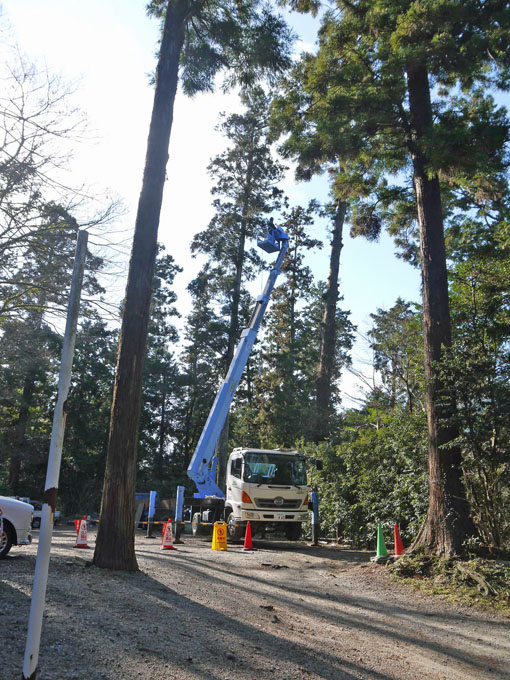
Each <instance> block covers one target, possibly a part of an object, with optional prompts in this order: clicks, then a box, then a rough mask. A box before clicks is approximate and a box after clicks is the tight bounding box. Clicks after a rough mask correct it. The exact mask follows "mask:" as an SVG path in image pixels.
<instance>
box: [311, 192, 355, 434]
mask: <svg viewBox="0 0 510 680" xmlns="http://www.w3.org/2000/svg"><path fill="white" fill-rule="evenodd" d="M346 211H347V202H346V201H342V200H337V201H336V206H335V212H334V216H333V228H332V230H331V250H330V256H329V276H328V282H327V287H326V290H325V291H324V298H325V305H324V315H323V317H322V321H321V349H320V356H319V367H318V370H317V380H316V390H317V392H316V397H315V421H314V433H313V438H314V441H315V442H319V441H321V440H323V439H326V438H327V437H328V436H329V435H330V432H331V416H332V411H333V404H332V399H331V396H332V392H333V380H334V376H335V368H336V364H335V362H336V349H337V342H338V332H337V331H338V323H337V311H338V310H337V307H338V299H339V296H340V292H339V272H340V255H341V253H342V248H343V240H342V233H343V227H344V221H345V214H346Z"/></svg>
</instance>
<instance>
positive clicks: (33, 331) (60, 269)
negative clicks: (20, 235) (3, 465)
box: [4, 205, 103, 494]
mask: <svg viewBox="0 0 510 680" xmlns="http://www.w3.org/2000/svg"><path fill="white" fill-rule="evenodd" d="M77 230H78V226H77V223H76V220H75V219H74V218H73V217H72V216H71V215H70V214H69V213H68V212H67V211H66V210H64V209H63V208H61V207H60V206H55V205H47V206H46V208H45V214H44V221H43V224H42V225H41V227H40V228H39V229H38V230H37V238H36V237H35V235H32V237H31V239H30V240H29V241H28V242H27V243H26V244H25V248H24V249H23V251H22V252H21V257H20V259H19V269H18V270H17V271H16V272H15V273H14V274H13V276H12V279H11V282H10V285H9V289H10V293H9V299H10V304H11V309H12V301H13V299H15V298H16V299H17V300H18V303H17V304H18V306H19V310H20V311H19V314H20V316H21V320H12V321H10V322H7V323H6V324H5V326H4V328H5V331H4V335H5V340H6V341H7V343H8V342H9V338H10V337H11V338H13V337H14V335H13V334H14V333H16V334H18V335H19V338H20V339H22V341H21V342H20V343H19V353H18V354H17V355H16V354H14V355H11V361H12V363H11V364H10V369H7V370H10V371H12V374H16V373H17V374H19V380H20V382H19V383H17V387H16V390H17V396H15V394H14V393H13V392H12V391H11V395H10V399H11V400H12V399H13V400H14V404H16V406H14V413H13V418H12V420H11V422H10V423H9V422H7V423H5V424H4V428H5V430H4V440H5V442H6V445H7V450H8V451H9V452H10V453H9V456H10V462H9V480H8V483H9V487H10V489H11V491H12V493H14V494H17V493H19V491H20V480H21V473H22V462H23V460H24V459H26V457H27V452H26V450H25V449H26V430H27V426H28V420H29V416H30V410H31V406H32V400H33V397H34V394H35V391H36V383H37V381H38V380H43V381H44V380H45V373H46V371H47V370H48V369H49V366H50V363H51V360H52V359H53V360H54V358H55V357H54V356H53V357H51V356H50V355H49V354H48V352H50V353H51V351H55V350H56V348H58V346H59V340H58V339H57V336H56V333H55V332H54V331H53V330H52V328H51V324H52V322H54V321H55V319H56V318H58V316H61V315H63V314H64V312H65V309H66V306H67V294H68V290H69V286H70V282H71V275H72V269H73V262H74V254H75V248H76V234H77ZM102 265H103V262H102V260H101V258H97V257H93V256H91V255H90V253H89V254H88V261H87V268H88V271H87V275H86V276H85V277H84V290H86V291H87V292H89V293H91V294H92V295H95V294H97V293H98V292H101V291H102V289H101V287H100V286H99V284H98V282H97V279H96V273H97V271H98V269H100V268H101V267H102ZM16 329H17V330H16ZM20 370H21V371H22V373H21V374H20Z"/></svg>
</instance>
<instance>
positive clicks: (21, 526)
mask: <svg viewBox="0 0 510 680" xmlns="http://www.w3.org/2000/svg"><path fill="white" fill-rule="evenodd" d="M33 511H34V508H33V507H32V506H31V505H29V503H24V502H23V501H18V500H16V499H15V498H7V497H6V496H0V560H1V559H3V558H4V557H5V556H6V555H7V553H8V552H9V550H10V549H11V547H12V546H13V545H28V544H29V543H31V542H32V534H31V533H30V529H31V525H32V513H33Z"/></svg>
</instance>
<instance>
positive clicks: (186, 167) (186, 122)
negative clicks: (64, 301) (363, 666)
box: [0, 0, 419, 403]
mask: <svg viewBox="0 0 510 680" xmlns="http://www.w3.org/2000/svg"><path fill="white" fill-rule="evenodd" d="M0 7H2V15H1V19H0V21H1V24H2V29H3V30H2V34H3V35H4V37H5V36H9V39H10V40H11V41H13V42H14V41H16V42H17V43H18V44H19V46H20V48H21V50H22V51H24V52H26V54H27V55H28V57H29V58H30V59H32V60H37V61H39V62H41V63H45V64H46V65H47V66H48V69H49V70H50V71H51V72H59V73H61V74H62V76H63V78H64V79H66V80H68V81H72V82H75V83H76V94H75V96H74V100H75V101H76V103H77V105H78V106H79V107H80V108H81V109H82V110H83V111H84V112H85V113H86V114H87V117H88V122H89V135H88V140H87V141H83V142H82V143H80V144H77V146H76V149H75V158H74V160H73V164H72V178H73V181H74V183H75V184H76V183H77V184H81V183H86V184H88V185H90V186H92V187H97V188H99V189H108V190H109V191H110V192H111V193H112V194H113V195H115V196H118V197H119V198H121V199H122V200H123V201H124V203H125V205H126V213H125V215H124V216H123V217H122V218H121V220H120V221H119V224H118V225H116V227H117V228H120V229H125V230H126V234H125V237H126V241H127V245H128V247H129V245H130V244H129V241H130V235H131V232H132V229H133V227H134V214H135V210H136V204H137V200H138V195H139V191H140V186H141V177H142V170H143V163H144V157H145V145H146V139H147V134H148V126H149V119H150V112H151V107H152V89H151V87H150V85H149V80H148V74H149V73H150V72H151V71H152V70H153V69H154V65H155V53H156V49H157V39H158V23H157V21H155V20H152V19H149V18H148V17H147V16H146V14H145V2H144V0H87V2H83V1H78V0H0ZM291 20H292V22H293V24H294V27H295V30H296V32H297V33H298V34H300V36H301V42H300V43H298V47H303V46H304V47H308V48H310V47H311V46H312V44H313V41H314V35H315V30H316V23H315V22H314V21H313V20H312V19H310V18H309V17H302V16H291ZM238 109H239V103H238V100H237V97H236V96H235V94H230V95H221V94H219V93H216V94H207V95H199V96H196V97H195V98H194V99H188V98H185V97H184V96H183V95H182V94H181V93H179V95H178V97H177V100H176V104H175V117H174V124H173V129H172V136H171V144H170V160H169V164H168V182H167V185H166V188H165V195H164V204H163V208H162V215H161V224H160V231H159V240H160V241H161V242H163V243H164V244H165V246H166V248H167V250H168V252H170V253H171V254H172V255H173V256H174V258H175V260H176V261H177V262H178V263H179V264H180V265H181V266H183V267H184V272H183V274H181V275H180V276H179V277H178V278H177V280H176V291H177V294H178V296H179V307H180V308H181V310H182V311H183V312H184V313H185V311H186V309H187V308H188V305H189V299H188V296H187V293H186V290H185V289H186V286H187V284H188V283H189V281H190V280H191V279H192V278H193V276H194V275H195V273H196V272H197V270H198V267H199V262H197V261H196V260H192V259H191V257H190V255H189V243H190V241H191V237H192V235H193V234H194V233H195V232H197V231H199V230H202V229H203V228H204V227H205V226H206V225H207V223H208V221H209V219H210V218H211V216H212V209H211V195H210V186H211V182H210V179H209V177H208V176H207V174H206V172H205V168H206V166H207V164H208V162H209V160H210V159H211V158H212V157H213V156H215V155H216V154H218V153H219V152H220V151H221V149H222V144H223V140H222V138H221V136H220V135H219V134H218V133H217V132H215V130H214V127H215V126H216V124H217V122H218V115H219V113H220V112H222V111H226V112H227V113H229V112H232V111H234V110H238ZM284 189H285V190H286V192H287V193H288V194H289V195H290V197H291V201H292V202H293V203H302V204H305V203H307V202H308V201H309V200H310V199H311V198H316V199H318V200H320V201H326V200H327V198H328V185H327V181H326V180H325V179H324V178H317V179H315V180H314V181H312V182H311V183H307V184H296V183H295V182H294V180H293V177H292V175H291V174H289V177H288V178H287V182H286V186H285V187H284ZM325 226H326V225H325V224H324V223H321V222H317V224H316V225H315V226H314V230H313V234H314V236H316V237H318V238H320V237H325ZM347 231H348V229H346V232H347ZM328 255H329V254H328V249H327V248H324V249H323V250H322V251H320V252H319V253H316V254H315V255H313V257H312V258H311V260H310V264H311V266H312V268H313V270H314V273H315V275H316V276H317V277H318V278H320V279H323V280H325V279H326V278H327V275H328V266H329V263H328ZM264 278H265V277H262V276H261V277H260V283H259V284H258V285H260V286H262V281H263V280H264ZM124 286H125V275H124V276H122V277H120V278H119V280H118V282H117V284H116V287H117V292H118V294H119V295H120V294H121V293H122V292H123V289H124ZM341 293H342V295H343V296H344V302H343V305H344V307H345V308H347V309H350V310H351V313H352V317H351V318H352V321H353V323H354V324H356V325H357V326H358V328H359V330H360V332H361V334H366V332H367V330H368V329H369V325H370V317H369V315H370V313H371V312H375V311H376V309H377V308H388V307H390V306H391V305H392V304H393V303H394V302H395V300H396V298H397V297H398V296H399V295H400V296H401V297H404V298H405V299H408V300H418V299H419V273H418V272H417V271H416V270H414V269H412V268H411V267H410V265H408V264H406V263H404V262H402V261H401V260H398V259H397V258H396V257H395V254H394V247H393V243H392V242H391V240H390V239H389V238H388V237H387V236H383V237H382V238H381V241H380V243H376V244H370V243H367V242H366V241H363V240H361V239H356V240H353V239H351V238H350V237H349V236H348V234H347V233H346V235H345V238H344V249H343V252H342V261H341ZM364 358H369V355H367V352H366V346H365V345H364V343H363V342H362V341H361V340H360V342H359V343H358V344H357V346H356V348H355V350H354V359H355V362H356V365H357V366H358V368H363V364H362V363H360V362H361V361H362V360H363V359H364ZM342 389H343V390H345V392H346V395H345V396H346V399H345V403H349V400H348V399H347V395H348V394H353V393H355V392H356V391H357V388H356V381H355V380H354V379H353V378H352V377H351V376H346V377H345V379H344V380H343V383H342Z"/></svg>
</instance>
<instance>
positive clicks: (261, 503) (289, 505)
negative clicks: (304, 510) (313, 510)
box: [254, 498, 303, 510]
mask: <svg viewBox="0 0 510 680" xmlns="http://www.w3.org/2000/svg"><path fill="white" fill-rule="evenodd" d="M254 500H255V505H256V506H257V508H271V510H296V509H297V508H299V507H301V505H302V503H303V501H302V500H301V499H300V498H298V499H296V500H294V499H288V498H286V499H285V500H284V501H283V503H282V505H275V502H274V498H255V499H254Z"/></svg>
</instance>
